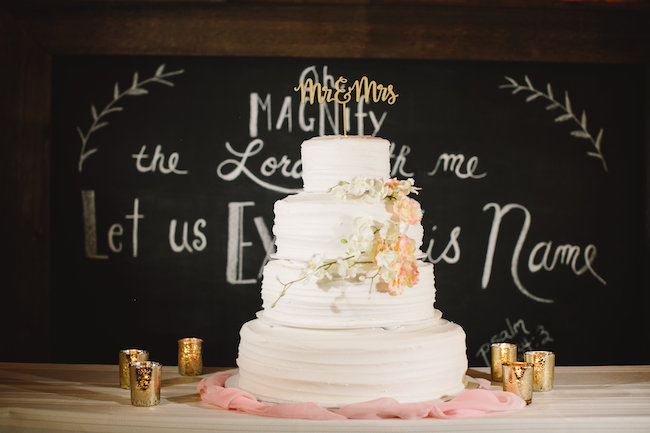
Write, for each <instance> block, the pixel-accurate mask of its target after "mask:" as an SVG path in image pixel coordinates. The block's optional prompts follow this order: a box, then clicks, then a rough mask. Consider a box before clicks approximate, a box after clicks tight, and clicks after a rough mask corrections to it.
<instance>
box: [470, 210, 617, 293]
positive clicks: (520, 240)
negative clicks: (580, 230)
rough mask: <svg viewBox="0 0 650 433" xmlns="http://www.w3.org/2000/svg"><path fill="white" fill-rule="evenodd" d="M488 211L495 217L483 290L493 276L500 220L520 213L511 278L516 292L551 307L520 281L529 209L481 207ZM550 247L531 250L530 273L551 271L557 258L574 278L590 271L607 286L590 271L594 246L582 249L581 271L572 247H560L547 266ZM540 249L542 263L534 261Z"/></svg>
mask: <svg viewBox="0 0 650 433" xmlns="http://www.w3.org/2000/svg"><path fill="white" fill-rule="evenodd" d="M489 209H493V210H494V217H493V219H492V226H491V229H490V237H489V239H488V246H487V251H486V256H485V262H484V266H483V277H482V279H481V287H482V288H483V289H486V288H487V286H488V283H489V282H490V275H491V272H492V265H493V260H494V252H495V249H496V245H497V240H498V238H499V230H500V228H501V223H502V221H503V217H504V216H505V215H506V214H508V213H509V212H510V211H512V210H519V211H521V212H522V213H523V215H524V220H523V223H522V224H521V229H520V231H519V236H518V237H517V242H516V244H515V247H514V250H513V253H512V259H511V261H510V275H511V276H512V279H513V281H514V284H515V286H516V287H517V289H519V291H520V292H521V293H522V294H524V295H525V296H527V297H529V298H530V299H532V300H534V301H537V302H542V303H552V302H553V300H552V299H549V298H542V297H539V296H536V295H534V294H532V293H531V292H530V291H529V290H528V289H526V288H525V287H524V285H523V284H522V282H521V279H520V278H519V259H520V256H521V253H522V250H523V246H524V243H525V242H526V237H527V235H528V230H529V228H530V224H531V215H530V212H529V211H528V209H527V208H525V207H524V206H522V205H520V204H516V203H510V204H507V205H505V206H503V207H501V206H500V205H498V204H497V203H488V204H486V205H485V206H484V207H483V211H486V210H489ZM550 245H551V243H550V242H547V243H544V242H541V243H538V244H537V245H536V246H535V247H534V248H533V250H532V251H531V253H530V255H529V260H528V267H529V270H530V271H531V272H537V271H539V270H540V269H542V268H543V267H545V269H546V270H548V271H550V270H553V269H554V268H555V265H556V263H557V259H558V257H559V258H560V261H561V262H562V263H563V264H565V265H570V266H571V269H572V270H573V272H574V273H575V274H576V275H582V274H584V273H585V272H586V271H589V272H590V273H591V275H592V276H594V277H595V278H596V279H597V280H598V281H599V282H601V283H602V284H603V285H604V284H606V283H605V280H604V279H602V277H600V276H599V275H598V274H597V273H596V271H594V269H593V263H594V260H595V259H596V253H597V250H596V247H595V246H594V245H591V244H590V245H588V246H587V248H585V250H584V254H583V257H582V259H583V261H584V265H583V267H582V268H580V269H578V268H577V260H578V253H579V251H580V248H579V247H576V246H572V245H566V246H561V247H560V248H558V249H556V254H555V256H554V257H555V259H554V261H553V262H552V263H551V264H548V253H549V251H550ZM541 249H544V250H545V253H544V254H543V255H542V261H543V263H542V262H536V261H535V257H536V255H537V252H538V251H540V250H541Z"/></svg>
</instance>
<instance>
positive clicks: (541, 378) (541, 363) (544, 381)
mask: <svg viewBox="0 0 650 433" xmlns="http://www.w3.org/2000/svg"><path fill="white" fill-rule="evenodd" d="M524 362H528V363H530V364H533V367H534V371H533V391H537V392H546V391H551V390H552V389H553V380H554V377H555V353H553V352H547V351H544V350H531V351H529V352H526V353H524Z"/></svg>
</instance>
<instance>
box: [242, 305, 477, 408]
mask: <svg viewBox="0 0 650 433" xmlns="http://www.w3.org/2000/svg"><path fill="white" fill-rule="evenodd" d="M465 352H466V348H465V333H464V332H463V330H462V328H461V327H460V326H458V325H456V324H454V323H451V322H449V321H447V320H444V319H439V318H435V319H431V320H428V321H424V322H423V323H418V324H412V325H409V326H400V327H397V328H394V329H384V328H362V329H345V330H341V329H337V330H329V329H303V328H292V327H287V326H281V325H277V324H274V323H273V322H270V321H267V320H264V317H263V315H262V317H261V318H260V319H256V320H252V321H250V322H247V323H246V324H244V326H243V327H242V330H241V343H240V346H239V357H238V359H237V364H238V366H239V376H238V378H237V379H233V380H237V388H239V389H241V390H243V391H246V392H248V393H250V394H253V395H254V396H256V397H257V398H258V399H260V400H262V401H268V402H313V403H316V404H318V405H320V406H322V407H340V406H345V405H347V404H351V403H359V402H363V401H369V400H374V399H377V398H381V397H390V398H393V399H395V400H397V401H398V402H400V403H411V402H421V401H430V400H436V399H440V398H445V397H448V396H453V395H456V394H458V393H460V392H462V390H463V389H465V386H464V378H465V372H466V370H467V357H466V353H465Z"/></svg>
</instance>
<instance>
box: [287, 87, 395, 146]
mask: <svg viewBox="0 0 650 433" xmlns="http://www.w3.org/2000/svg"><path fill="white" fill-rule="evenodd" d="M347 82H348V79H347V78H345V77H343V76H340V77H339V78H338V79H337V80H336V81H335V82H334V88H329V87H328V86H326V85H322V84H321V83H318V82H314V80H313V79H312V78H307V79H306V80H305V81H303V82H301V83H300V84H298V86H296V87H294V88H293V91H294V92H300V103H301V104H304V103H305V100H306V99H307V98H308V100H309V103H310V104H313V103H314V102H316V103H318V104H322V103H327V102H335V103H337V104H341V105H343V135H347V127H346V124H345V105H346V104H347V103H348V102H350V101H352V100H354V101H355V102H359V101H360V100H361V98H364V99H365V101H366V103H369V102H370V100H371V99H372V102H387V103H388V104H389V105H393V104H394V103H395V101H397V97H398V96H399V94H397V93H395V91H394V89H393V85H392V84H387V85H383V84H381V83H377V82H376V81H375V80H369V79H368V77H367V76H365V75H364V76H363V77H361V78H360V79H358V80H354V82H353V83H352V85H350V86H347V87H346V86H345V84H346V83H347Z"/></svg>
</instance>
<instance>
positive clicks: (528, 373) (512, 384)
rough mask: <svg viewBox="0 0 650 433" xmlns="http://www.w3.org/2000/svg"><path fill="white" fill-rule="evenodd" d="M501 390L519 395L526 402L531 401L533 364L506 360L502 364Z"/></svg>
mask: <svg viewBox="0 0 650 433" xmlns="http://www.w3.org/2000/svg"><path fill="white" fill-rule="evenodd" d="M503 390H504V391H508V392H511V393H513V394H516V395H518V396H519V397H521V398H522V399H523V400H524V401H525V402H526V404H530V403H531V402H532V401H533V364H530V363H528V362H506V363H504V364H503Z"/></svg>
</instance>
